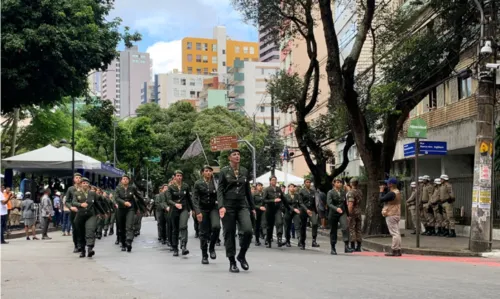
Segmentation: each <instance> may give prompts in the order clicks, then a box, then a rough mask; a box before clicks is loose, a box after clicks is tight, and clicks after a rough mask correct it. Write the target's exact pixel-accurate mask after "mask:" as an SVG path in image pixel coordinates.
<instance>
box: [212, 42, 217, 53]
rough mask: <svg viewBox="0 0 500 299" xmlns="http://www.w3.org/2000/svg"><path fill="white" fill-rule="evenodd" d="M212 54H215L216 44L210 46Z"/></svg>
mask: <svg viewBox="0 0 500 299" xmlns="http://www.w3.org/2000/svg"><path fill="white" fill-rule="evenodd" d="M212 52H217V45H216V44H213V45H212Z"/></svg>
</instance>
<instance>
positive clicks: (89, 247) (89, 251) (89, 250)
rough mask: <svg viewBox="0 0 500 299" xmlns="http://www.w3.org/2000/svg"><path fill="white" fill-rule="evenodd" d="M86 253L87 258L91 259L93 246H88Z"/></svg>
mask: <svg viewBox="0 0 500 299" xmlns="http://www.w3.org/2000/svg"><path fill="white" fill-rule="evenodd" d="M87 252H88V253H89V254H88V255H87V256H88V257H93V256H94V255H95V251H94V246H88V250H87Z"/></svg>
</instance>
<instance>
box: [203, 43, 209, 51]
mask: <svg viewBox="0 0 500 299" xmlns="http://www.w3.org/2000/svg"><path fill="white" fill-rule="evenodd" d="M203 51H208V44H207V43H204V44H203Z"/></svg>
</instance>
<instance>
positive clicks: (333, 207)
mask: <svg viewBox="0 0 500 299" xmlns="http://www.w3.org/2000/svg"><path fill="white" fill-rule="evenodd" d="M332 183H333V189H332V190H330V191H328V193H327V195H326V203H327V205H328V210H329V215H328V218H329V222H330V227H331V230H330V246H331V250H330V254H331V255H337V250H336V248H335V246H336V244H337V233H338V227H339V223H340V230H341V231H342V240H343V241H344V252H345V253H352V252H353V250H352V249H351V248H350V247H349V228H348V225H347V217H348V216H349V214H348V213H349V211H348V210H347V202H346V192H345V190H344V188H342V185H343V182H342V180H341V179H338V178H335V179H333V181H332Z"/></svg>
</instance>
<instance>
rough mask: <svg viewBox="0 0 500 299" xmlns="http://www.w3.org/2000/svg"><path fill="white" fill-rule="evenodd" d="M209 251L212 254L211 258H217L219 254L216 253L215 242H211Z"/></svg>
mask: <svg viewBox="0 0 500 299" xmlns="http://www.w3.org/2000/svg"><path fill="white" fill-rule="evenodd" d="M208 253H209V254H210V258H211V259H213V260H215V259H216V258H217V254H216V253H215V244H214V243H210V246H209V247H208Z"/></svg>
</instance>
